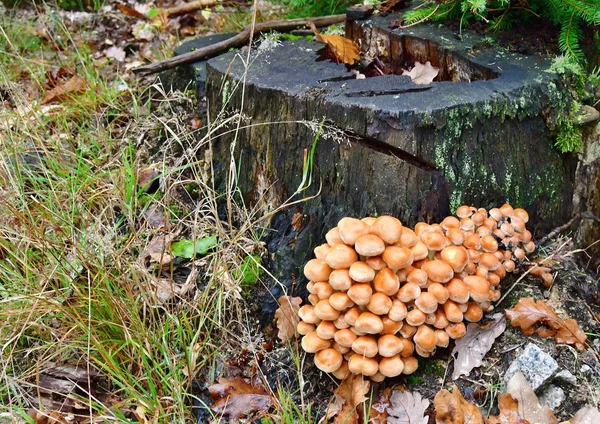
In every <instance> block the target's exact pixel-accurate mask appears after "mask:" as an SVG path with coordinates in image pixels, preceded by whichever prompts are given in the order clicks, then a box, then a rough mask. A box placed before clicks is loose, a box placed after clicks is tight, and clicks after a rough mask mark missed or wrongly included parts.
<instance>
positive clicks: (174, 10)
mask: <svg viewBox="0 0 600 424" xmlns="http://www.w3.org/2000/svg"><path fill="white" fill-rule="evenodd" d="M217 4H220V5H226V4H227V3H220V2H218V1H217V0H194V1H191V2H189V3H184V4H182V5H180V6H175V7H170V8H168V9H165V14H166V15H167V17H169V18H172V17H173V16H179V15H185V14H186V13H190V12H194V11H196V10H200V9H206V8H209V7H214V6H216V5H217Z"/></svg>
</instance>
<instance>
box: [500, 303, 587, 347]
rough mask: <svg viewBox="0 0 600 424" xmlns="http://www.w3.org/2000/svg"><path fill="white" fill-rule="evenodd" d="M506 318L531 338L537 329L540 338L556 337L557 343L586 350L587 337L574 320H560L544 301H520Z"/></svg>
mask: <svg viewBox="0 0 600 424" xmlns="http://www.w3.org/2000/svg"><path fill="white" fill-rule="evenodd" d="M506 316H507V317H508V319H510V323H511V325H512V326H513V327H521V330H522V331H523V333H524V334H525V335H527V336H531V335H532V334H533V333H534V332H535V330H536V328H535V325H543V326H545V327H539V328H538V329H537V333H538V335H539V336H540V337H554V339H555V340H556V342H557V343H568V344H574V345H575V346H576V347H577V348H578V349H584V348H585V342H586V339H587V336H586V335H585V333H584V332H583V331H582V330H581V329H580V328H579V325H578V324H577V321H575V320H574V319H572V318H568V319H565V320H563V319H560V318H559V317H558V315H556V313H555V312H554V311H553V310H552V309H551V308H550V307H549V306H548V305H546V303H545V302H544V301H543V300H538V301H537V302H534V300H533V299H532V298H530V297H527V298H523V299H519V302H517V304H516V305H515V307H514V308H512V309H507V310H506Z"/></svg>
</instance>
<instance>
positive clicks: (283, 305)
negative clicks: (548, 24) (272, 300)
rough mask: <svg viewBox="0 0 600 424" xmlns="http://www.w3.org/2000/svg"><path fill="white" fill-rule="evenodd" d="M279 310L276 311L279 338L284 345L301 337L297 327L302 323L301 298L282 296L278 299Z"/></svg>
mask: <svg viewBox="0 0 600 424" xmlns="http://www.w3.org/2000/svg"><path fill="white" fill-rule="evenodd" d="M277 303H279V308H277V310H276V311H275V320H276V323H277V329H278V333H277V337H278V338H279V340H281V342H282V343H287V342H288V340H291V339H296V338H298V336H299V335H300V334H299V333H298V330H297V329H296V327H297V326H298V322H299V321H300V317H299V316H298V310H299V309H300V304H301V303H302V298H301V297H290V296H281V297H280V298H279V299H277Z"/></svg>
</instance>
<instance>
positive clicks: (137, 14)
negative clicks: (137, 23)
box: [117, 4, 148, 19]
mask: <svg viewBox="0 0 600 424" xmlns="http://www.w3.org/2000/svg"><path fill="white" fill-rule="evenodd" d="M117 8H118V9H119V10H120V11H121V13H122V14H124V15H127V16H131V17H133V18H138V19H148V18H147V17H146V15H144V14H143V13H141V12H138V11H137V10H135V9H134V8H133V7H129V6H127V5H124V4H117Z"/></svg>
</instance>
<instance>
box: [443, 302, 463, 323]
mask: <svg viewBox="0 0 600 424" xmlns="http://www.w3.org/2000/svg"><path fill="white" fill-rule="evenodd" d="M442 307H443V309H444V314H445V315H446V318H447V319H448V321H450V322H451V323H453V322H462V320H463V313H462V311H461V309H460V307H459V306H458V304H456V303H454V302H453V301H451V300H449V301H447V302H446V303H444V304H443V305H442Z"/></svg>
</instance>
